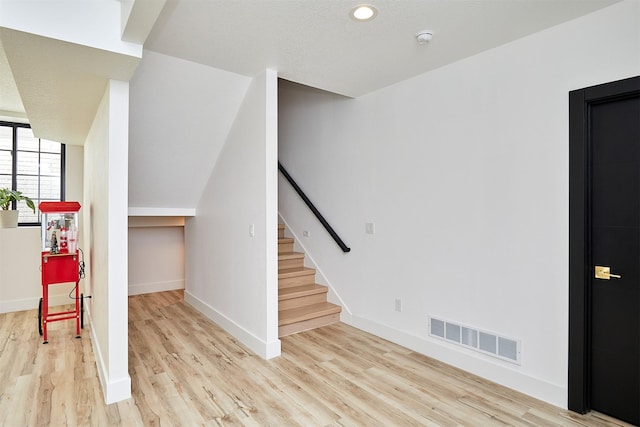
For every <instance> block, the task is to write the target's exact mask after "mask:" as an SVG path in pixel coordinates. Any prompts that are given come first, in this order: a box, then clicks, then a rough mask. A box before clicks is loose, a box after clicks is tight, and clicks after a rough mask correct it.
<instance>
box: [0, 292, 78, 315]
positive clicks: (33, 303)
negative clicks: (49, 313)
mask: <svg viewBox="0 0 640 427" xmlns="http://www.w3.org/2000/svg"><path fill="white" fill-rule="evenodd" d="M39 302H40V297H33V298H24V299H14V300H10V301H0V313H12V312H14V311H25V310H37V309H38V304H39ZM66 304H74V300H73V299H71V298H69V295H68V294H61V295H49V307H55V306H58V305H66Z"/></svg>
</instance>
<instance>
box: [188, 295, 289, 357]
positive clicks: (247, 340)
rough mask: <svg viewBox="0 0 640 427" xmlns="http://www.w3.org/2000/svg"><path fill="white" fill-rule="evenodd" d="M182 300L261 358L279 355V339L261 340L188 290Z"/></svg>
mask: <svg viewBox="0 0 640 427" xmlns="http://www.w3.org/2000/svg"><path fill="white" fill-rule="evenodd" d="M184 301H185V302H186V303H187V304H189V305H190V306H192V307H193V308H195V309H196V310H198V311H199V312H200V313H202V314H204V315H205V316H206V317H207V318H209V319H210V320H212V321H213V322H215V323H216V324H217V325H218V326H220V327H221V328H222V329H224V330H225V331H227V332H228V333H230V334H231V335H233V336H234V337H235V338H237V339H238V341H240V342H241V343H243V344H244V345H246V346H247V347H249V348H250V349H251V350H252V351H253V352H254V353H256V354H257V355H259V356H260V357H262V358H263V359H265V360H268V359H272V358H274V357H278V356H280V352H281V347H280V339H276V340H275V341H272V342H265V341H263V340H261V339H260V338H258V337H256V336H255V335H253V334H252V333H251V332H249V331H247V330H246V329H244V328H243V327H242V326H240V325H238V324H237V323H235V322H234V321H233V320H231V319H229V318H228V317H227V316H225V315H224V314H222V313H220V312H219V311H218V310H216V309H215V308H213V307H211V306H210V305H209V304H207V303H206V302H204V301H202V300H201V299H200V298H198V297H196V296H194V295H193V294H191V293H190V292H189V291H185V292H184Z"/></svg>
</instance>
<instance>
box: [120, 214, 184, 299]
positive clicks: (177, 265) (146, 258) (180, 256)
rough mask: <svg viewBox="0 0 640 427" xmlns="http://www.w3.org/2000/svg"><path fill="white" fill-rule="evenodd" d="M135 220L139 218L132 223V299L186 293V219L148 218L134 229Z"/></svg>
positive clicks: (130, 221) (130, 287)
mask: <svg viewBox="0 0 640 427" xmlns="http://www.w3.org/2000/svg"><path fill="white" fill-rule="evenodd" d="M134 219H139V218H135V217H132V218H130V219H129V295H140V294H147V293H151V292H163V291H169V290H175V289H184V219H183V218H166V217H159V218H148V219H147V220H146V221H140V222H139V223H136V224H133V225H132V220H134ZM163 219H167V221H154V220H163ZM176 220H178V221H176ZM171 222H179V224H176V225H168V224H167V223H171Z"/></svg>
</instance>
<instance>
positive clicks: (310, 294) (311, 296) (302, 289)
mask: <svg viewBox="0 0 640 427" xmlns="http://www.w3.org/2000/svg"><path fill="white" fill-rule="evenodd" d="M328 291H329V288H327V287H326V286H322V285H316V284H315V283H314V284H311V285H302V286H294V287H291V288H282V289H280V290H279V291H278V310H279V311H285V310H291V309H294V308H299V307H304V306H308V305H313V304H320V303H323V302H327V292H328Z"/></svg>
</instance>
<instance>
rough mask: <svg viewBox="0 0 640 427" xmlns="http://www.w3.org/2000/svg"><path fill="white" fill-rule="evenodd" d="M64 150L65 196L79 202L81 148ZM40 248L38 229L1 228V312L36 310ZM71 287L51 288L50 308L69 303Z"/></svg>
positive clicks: (81, 167) (80, 199) (40, 281)
mask: <svg viewBox="0 0 640 427" xmlns="http://www.w3.org/2000/svg"><path fill="white" fill-rule="evenodd" d="M66 150H67V151H66V169H65V174H66V179H65V184H66V187H65V196H66V199H67V200H70V201H72V200H73V201H75V200H78V201H80V203H82V173H83V172H82V171H83V158H82V156H83V149H82V147H79V146H75V145H67V148H66ZM81 221H82V218H81ZM80 231H81V232H82V223H81V224H80ZM40 247H41V241H40V227H39V226H38V227H19V228H13V229H0V313H7V312H11V311H21V310H32V309H35V308H37V307H38V301H39V300H40V297H41V296H42V280H41V274H40V263H41V255H40ZM81 285H82V283H81ZM72 288H73V285H71V284H69V285H67V284H60V285H56V286H52V287H50V289H49V305H50V306H52V307H53V306H57V305H62V304H69V303H70V302H73V301H71V300H69V292H70V291H71V289H72Z"/></svg>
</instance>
